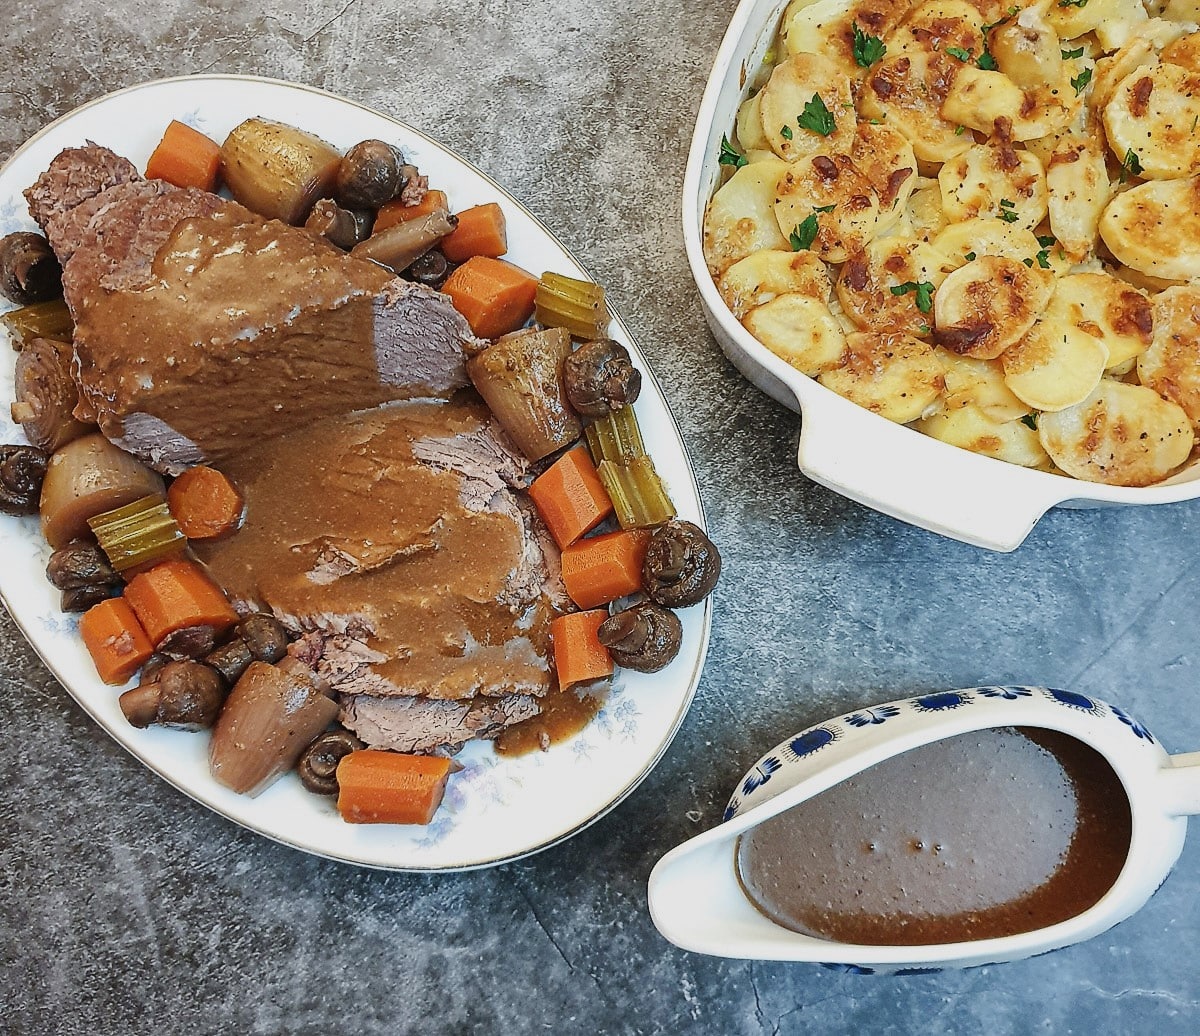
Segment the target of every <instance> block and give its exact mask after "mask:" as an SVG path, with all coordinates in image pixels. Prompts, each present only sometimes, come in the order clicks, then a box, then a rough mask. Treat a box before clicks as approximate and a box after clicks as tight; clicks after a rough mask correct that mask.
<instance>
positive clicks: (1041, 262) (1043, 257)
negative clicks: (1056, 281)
mask: <svg viewBox="0 0 1200 1036" xmlns="http://www.w3.org/2000/svg"><path fill="white" fill-rule="evenodd" d="M1037 264H1038V266H1040V267H1041V268H1042V269H1043V270H1048V269H1050V249H1048V248H1043V249H1042V250H1041V251H1040V252H1038V254H1037Z"/></svg>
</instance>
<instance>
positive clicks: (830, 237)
mask: <svg viewBox="0 0 1200 1036" xmlns="http://www.w3.org/2000/svg"><path fill="white" fill-rule="evenodd" d="M775 219H776V220H777V221H778V224H779V229H780V230H781V231H782V232H783V234H784V235H785V236H790V235H793V234H797V235H803V234H804V224H805V221H811V220H814V219H815V220H816V225H817V234H816V238H815V239H814V240H813V241H812V243H811V244H809V245H808V246H807V247H809V248H811V249H812V251H814V252H816V253H817V255H819V256H820V257H821V258H822V259H824V260H826V261H827V262H831V263H840V262H843V261H844V260H845V258H846V256H847V254H848V253H849V252H852V251H856V250H858V249H860V248H862V247H863V246H864V245H865V244H866V243H867V242H868V241H869V240H870V239H871V238H872V237H873V236H874V235H875V230H876V223H877V222H878V220H879V200H878V199H877V198H876V196H875V192H874V190H872V188H871V184H870V183H869V182H868V180H867V178H866V177H865V176H864V175H863V174H862V172H861V171H860V170H859V168H858V167H857V166H856V165H855V164H854V162H853V161H852V160H851V159H850V156H849V155H842V154H835V155H814V156H811V157H807V158H802V159H800V160H799V161H798V162H794V163H792V164H791V166H789V167H788V169H787V171H786V172H785V173H784V174H783V177H782V179H781V180H780V181H779V186H778V187H777V188H776V198H775ZM809 225H810V226H811V223H810V224H809Z"/></svg>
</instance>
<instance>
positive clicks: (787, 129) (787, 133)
mask: <svg viewBox="0 0 1200 1036" xmlns="http://www.w3.org/2000/svg"><path fill="white" fill-rule="evenodd" d="M779 135H780V136H781V137H783V139H784V140H791V139H792V127H791V126H784V127H783V128H782V129H781V130H780V131H779Z"/></svg>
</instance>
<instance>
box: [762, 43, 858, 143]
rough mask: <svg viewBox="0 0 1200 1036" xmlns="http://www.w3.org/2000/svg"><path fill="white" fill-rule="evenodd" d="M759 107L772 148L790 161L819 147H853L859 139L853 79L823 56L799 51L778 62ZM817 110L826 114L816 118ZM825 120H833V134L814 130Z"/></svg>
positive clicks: (831, 125) (831, 121)
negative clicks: (814, 126) (851, 83)
mask: <svg viewBox="0 0 1200 1036" xmlns="http://www.w3.org/2000/svg"><path fill="white" fill-rule="evenodd" d="M758 110H759V119H760V121H761V122H762V130H763V135H764V136H765V137H766V139H767V142H768V143H769V144H770V145H771V150H772V151H774V152H775V154H777V155H778V156H779V157H780V158H782V159H785V160H786V161H788V162H795V161H796V160H797V159H798V158H802V157H804V156H805V155H811V154H812V153H813V152H814V151H828V150H846V151H849V150H850V146H851V144H852V142H853V140H854V103H853V98H852V97H851V96H850V80H849V78H848V77H847V76H846V75H845V73H843V72H840V71H839V70H838V67H837V66H836V65H835V64H834V63H833V62H832V61H831V60H830V59H829V58H827V57H823V56H821V55H820V54H797V55H795V56H794V57H791V58H788V59H787V60H786V61H783V62H781V63H780V64H778V65H776V66H775V70H774V71H773V72H772V73H771V78H770V79H769V80H767V85H766V86H764V87H763V89H762V93H761V94H760V95H759V102H758ZM806 112H807V113H808V114H806ZM816 113H820V117H818V118H814V114H816ZM822 118H826V119H828V122H827V123H826V125H825V127H824V128H825V129H828V131H829V132H821V131H817V130H814V129H812V128H810V127H811V126H813V125H815V124H819V123H820V121H821V119H822Z"/></svg>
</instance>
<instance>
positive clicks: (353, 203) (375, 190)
mask: <svg viewBox="0 0 1200 1036" xmlns="http://www.w3.org/2000/svg"><path fill="white" fill-rule="evenodd" d="M403 161H404V160H403V158H402V157H401V156H400V154H399V153H398V152H397V151H396V149H395V148H394V147H392V145H391V144H387V143H385V142H384V141H382V140H363V141H360V142H359V143H357V144H355V145H354V147H352V148H351V149H350V150H349V151H347V152H346V154H345V155H344V156H343V157H342V161H341V164H340V165H339V166H338V171H337V200H338V203H339V204H340V205H343V206H345V207H346V208H348V209H377V208H379V206H380V205H384V204H386V203H387V202H389V201H391V200H392V199H393V198H394V197H396V195H397V194H399V193H400V191H401V190H402V189H403V187H404V177H403V174H402V173H401V171H400V167H401V165H402V164H403Z"/></svg>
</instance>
